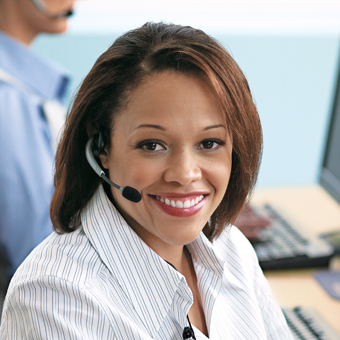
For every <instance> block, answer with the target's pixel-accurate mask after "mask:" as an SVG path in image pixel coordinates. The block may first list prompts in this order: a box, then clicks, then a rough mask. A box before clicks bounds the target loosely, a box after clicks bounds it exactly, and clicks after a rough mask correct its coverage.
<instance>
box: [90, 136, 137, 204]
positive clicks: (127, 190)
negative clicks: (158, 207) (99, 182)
mask: <svg viewBox="0 0 340 340" xmlns="http://www.w3.org/2000/svg"><path fill="white" fill-rule="evenodd" d="M104 146H105V143H104V140H103V137H102V134H101V132H99V133H98V134H97V135H95V136H92V137H90V138H89V140H88V141H87V143H86V148H85V155H86V159H87V161H88V163H89V165H90V166H91V168H92V169H93V170H94V171H95V173H96V174H97V175H98V176H99V177H101V178H102V179H103V180H104V181H105V182H106V183H108V184H110V185H112V186H113V187H114V188H116V189H118V190H119V191H120V192H121V194H122V195H123V197H124V198H126V199H127V200H129V201H131V202H134V203H138V202H139V201H140V200H141V199H142V195H141V193H140V192H139V191H138V190H137V189H135V188H132V187H129V186H126V187H122V186H120V185H118V184H116V183H114V182H112V181H111V180H110V179H109V178H108V177H107V176H106V175H105V172H104V171H103V169H102V168H101V167H100V166H99V164H98V163H97V160H96V158H95V156H96V157H99V154H100V152H101V151H102V150H103V149H104Z"/></svg>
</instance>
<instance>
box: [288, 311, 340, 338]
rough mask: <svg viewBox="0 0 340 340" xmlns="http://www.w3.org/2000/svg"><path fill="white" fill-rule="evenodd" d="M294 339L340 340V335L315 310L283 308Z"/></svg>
mask: <svg viewBox="0 0 340 340" xmlns="http://www.w3.org/2000/svg"><path fill="white" fill-rule="evenodd" d="M282 311H283V314H284V316H285V318H286V320H287V324H288V326H289V328H290V330H291V331H292V334H293V338H294V339H298V340H301V339H302V340H313V339H319V340H340V335H339V334H338V333H336V332H335V331H334V329H333V328H332V327H331V326H330V325H329V324H328V323H327V322H326V321H325V319H324V318H323V317H322V316H321V315H320V314H319V313H318V312H317V311H316V310H315V309H313V308H306V307H295V308H293V309H288V308H282Z"/></svg>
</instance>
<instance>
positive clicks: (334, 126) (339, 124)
mask: <svg viewBox="0 0 340 340" xmlns="http://www.w3.org/2000/svg"><path fill="white" fill-rule="evenodd" d="M320 184H321V185H322V186H323V187H324V188H325V189H326V190H327V192H328V193H329V194H330V195H331V196H332V197H334V198H335V199H336V200H337V201H338V202H339V203H340V64H339V71H338V78H337V84H336V89H335V92H334V100H333V107H332V112H331V117H330V120H329V127H328V134H327V141H326V148H325V153H324V159H323V163H322V168H321V173H320Z"/></svg>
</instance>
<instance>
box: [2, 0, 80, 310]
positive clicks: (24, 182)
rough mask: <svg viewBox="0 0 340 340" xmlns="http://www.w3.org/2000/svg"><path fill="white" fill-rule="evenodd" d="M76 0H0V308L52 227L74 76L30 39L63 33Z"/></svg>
mask: <svg viewBox="0 0 340 340" xmlns="http://www.w3.org/2000/svg"><path fill="white" fill-rule="evenodd" d="M73 5H74V0H0V270H1V272H0V289H1V288H2V290H3V291H2V292H0V314H1V295H4V293H5V292H4V290H6V288H7V285H8V282H9V280H10V278H11V276H12V275H13V273H14V271H15V270H16V268H17V267H18V266H19V265H20V263H21V262H22V261H23V260H24V258H25V257H26V256H27V255H28V254H29V253H30V252H31V250H32V249H33V248H34V247H35V246H36V245H37V244H38V243H40V242H41V241H42V240H43V239H44V238H45V237H47V236H48V235H49V234H50V233H51V232H52V225H51V221H50V217H49V205H50V200H51V197H52V194H53V163H54V153H55V146H56V141H55V138H56V136H57V133H58V132H59V130H60V128H61V126H62V124H63V119H64V117H65V110H61V109H60V107H61V105H60V104H61V103H62V102H63V100H64V97H65V93H66V88H67V85H68V82H69V79H68V76H67V74H65V73H64V72H63V71H62V70H61V69H59V68H58V67H56V66H54V65H52V64H51V63H49V62H47V61H46V60H44V59H42V58H41V57H40V56H38V55H37V54H35V53H34V52H33V51H32V50H31V48H30V45H31V44H32V42H33V40H34V39H35V38H36V37H37V36H38V35H39V34H40V33H63V32H64V31H65V30H66V29H67V18H68V17H69V16H70V15H71V14H72V9H73ZM4 267H6V269H4Z"/></svg>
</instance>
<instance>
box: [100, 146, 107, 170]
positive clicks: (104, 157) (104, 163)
mask: <svg viewBox="0 0 340 340" xmlns="http://www.w3.org/2000/svg"><path fill="white" fill-rule="evenodd" d="M99 159H100V161H101V163H102V166H103V168H104V169H109V155H108V151H107V148H106V147H105V148H104V149H102V150H101V152H100V154H99Z"/></svg>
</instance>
